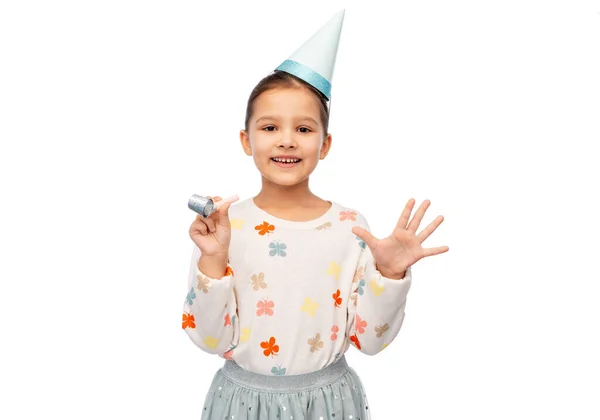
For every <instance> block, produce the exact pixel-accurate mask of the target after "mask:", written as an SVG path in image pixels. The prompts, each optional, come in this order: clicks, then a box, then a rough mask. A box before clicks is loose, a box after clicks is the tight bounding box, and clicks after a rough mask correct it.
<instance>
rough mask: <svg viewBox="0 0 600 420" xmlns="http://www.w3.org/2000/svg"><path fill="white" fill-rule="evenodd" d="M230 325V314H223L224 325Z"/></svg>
mask: <svg viewBox="0 0 600 420" xmlns="http://www.w3.org/2000/svg"><path fill="white" fill-rule="evenodd" d="M228 325H231V316H229V314H227V315H225V326H228Z"/></svg>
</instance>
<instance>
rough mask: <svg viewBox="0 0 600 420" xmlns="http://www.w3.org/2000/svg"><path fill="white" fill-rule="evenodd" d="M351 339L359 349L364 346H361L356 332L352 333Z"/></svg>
mask: <svg viewBox="0 0 600 420" xmlns="http://www.w3.org/2000/svg"><path fill="white" fill-rule="evenodd" d="M350 341H352V342H353V343H354V345H355V346H356V348H358V349H359V350H360V349H361V348H362V347H361V346H360V341H358V337H357V336H356V334H352V336H351V337H350Z"/></svg>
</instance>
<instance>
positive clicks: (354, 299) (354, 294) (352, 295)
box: [350, 293, 358, 306]
mask: <svg viewBox="0 0 600 420" xmlns="http://www.w3.org/2000/svg"><path fill="white" fill-rule="evenodd" d="M357 298H358V294H357V293H352V294H350V300H351V301H352V303H354V306H356V299H357Z"/></svg>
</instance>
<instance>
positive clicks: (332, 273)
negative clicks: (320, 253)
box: [327, 261, 342, 280]
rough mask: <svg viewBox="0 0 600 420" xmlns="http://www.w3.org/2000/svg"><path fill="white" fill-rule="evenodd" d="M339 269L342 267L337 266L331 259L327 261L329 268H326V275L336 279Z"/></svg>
mask: <svg viewBox="0 0 600 420" xmlns="http://www.w3.org/2000/svg"><path fill="white" fill-rule="evenodd" d="M340 271H342V268H341V267H340V266H339V264H338V263H336V262H335V261H331V262H330V263H329V268H328V269H327V275H328V276H333V277H335V279H336V280H337V279H338V276H339V275H340Z"/></svg>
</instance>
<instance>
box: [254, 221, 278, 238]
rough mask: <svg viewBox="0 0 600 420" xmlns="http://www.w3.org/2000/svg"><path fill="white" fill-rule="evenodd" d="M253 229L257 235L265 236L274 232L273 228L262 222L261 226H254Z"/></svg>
mask: <svg viewBox="0 0 600 420" xmlns="http://www.w3.org/2000/svg"><path fill="white" fill-rule="evenodd" d="M254 229H256V230H258V234H259V235H265V234H267V233H271V232H273V231H274V230H275V226H273V225H270V224H269V222H263V223H262V225H258V226H254Z"/></svg>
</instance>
